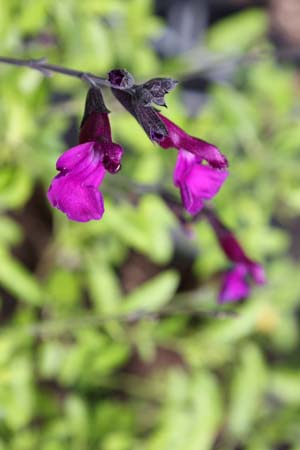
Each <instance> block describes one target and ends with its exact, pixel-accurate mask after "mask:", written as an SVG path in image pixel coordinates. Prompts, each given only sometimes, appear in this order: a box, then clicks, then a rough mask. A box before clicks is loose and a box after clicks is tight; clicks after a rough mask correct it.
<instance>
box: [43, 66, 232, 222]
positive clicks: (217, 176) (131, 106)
mask: <svg viewBox="0 0 300 450" xmlns="http://www.w3.org/2000/svg"><path fill="white" fill-rule="evenodd" d="M108 82H109V83H110V86H111V87H112V92H113V94H114V96H115V97H116V99H117V100H118V101H119V102H120V103H121V104H122V105H123V106H124V107H125V108H126V109H127V111H128V112H129V113H130V114H132V115H133V116H134V117H135V118H136V120H137V121H138V122H139V124H140V125H141V126H142V127H143V128H144V130H145V132H146V134H147V135H148V137H149V138H150V139H151V140H152V141H153V142H155V143H157V144H158V145H160V146H161V147H162V148H164V149H169V148H175V149H177V150H178V156H177V162H176V166H175V170H174V184H175V186H176V187H178V188H179V189H180V194H181V198H182V203H183V206H184V208H185V209H186V211H188V212H189V213H190V214H192V215H195V214H197V213H199V211H200V210H201V209H202V208H203V206H204V202H205V201H206V200H210V199H212V198H213V197H214V196H215V195H216V194H217V193H218V191H219V190H220V188H221V186H222V184H223V183H224V181H225V180H226V178H227V176H228V172H227V170H226V169H227V167H228V163H227V160H226V158H225V156H224V155H222V153H221V152H220V151H219V149H218V148H217V147H215V146H213V145H211V144H209V143H208V142H205V141H203V140H201V139H198V138H196V137H193V136H190V135H188V134H187V133H185V131H183V130H182V129H181V128H179V127H178V126H177V125H175V124H174V123H173V122H171V121H170V120H169V119H167V118H166V117H164V116H163V115H162V114H161V113H160V112H158V111H157V110H156V109H155V108H154V107H153V106H152V104H153V103H154V104H157V105H160V106H165V100H164V96H165V95H166V94H167V93H168V92H169V91H170V90H172V89H173V88H174V87H175V86H176V84H177V82H176V81H175V80H172V79H171V78H154V79H152V80H149V81H147V82H146V83H144V84H141V85H137V84H135V82H134V79H133V77H132V75H131V74H129V72H127V71H126V70H123V69H117V70H113V71H111V72H109V74H108ZM108 113H109V111H108V109H107V108H106V106H105V104H104V101H103V97H102V93H101V90H100V88H98V87H92V88H90V89H89V91H88V94H87V99H86V105H85V111H84V116H83V119H82V123H81V128H80V133H79V145H77V146H76V147H73V148H71V149H69V150H67V151H66V152H65V153H64V154H63V155H61V156H60V158H59V159H58V161H57V163H56V168H57V170H58V171H59V174H58V175H57V176H56V177H55V178H54V179H53V180H52V183H51V186H50V188H49V191H48V198H49V201H50V203H51V204H52V206H54V207H55V208H58V209H59V210H61V211H62V212H64V213H65V214H66V215H67V217H68V218H69V219H71V220H75V221H79V222H87V221H89V220H98V219H101V217H102V215H103V213H104V202H103V197H102V194H101V192H100V191H99V186H100V184H101V183H102V181H103V179H104V177H105V175H106V173H107V172H109V173H110V174H115V173H117V172H118V171H119V170H120V168H121V159H122V155H123V149H122V147H121V146H120V145H118V144H115V143H114V142H113V141H112V136H111V129H110V123H109V118H108Z"/></svg>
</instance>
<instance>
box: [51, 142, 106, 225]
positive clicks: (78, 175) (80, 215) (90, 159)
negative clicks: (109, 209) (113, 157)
mask: <svg viewBox="0 0 300 450" xmlns="http://www.w3.org/2000/svg"><path fill="white" fill-rule="evenodd" d="M95 145H96V144H95V143H86V144H81V145H78V146H77V147H73V148H72V149H70V150H68V151H67V152H65V153H64V154H63V155H62V156H61V157H60V158H59V160H58V161H57V168H58V170H61V173H60V174H58V175H57V176H56V177H55V178H54V179H53V180H52V183H51V185H50V188H49V190H48V199H49V201H50V203H51V205H52V206H54V207H55V208H57V209H59V210H61V211H62V212H64V213H65V214H66V215H67V216H68V218H69V219H71V220H76V221H79V222H87V221H89V220H92V219H94V220H97V219H101V217H102V215H103V212H104V206H103V199H102V194H101V193H100V192H99V191H98V187H99V185H100V183H101V182H102V180H103V178H104V176H105V169H104V167H103V164H102V162H101V158H100V157H99V152H97V151H95V149H94V147H95Z"/></svg>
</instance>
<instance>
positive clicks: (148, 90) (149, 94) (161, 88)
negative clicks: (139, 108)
mask: <svg viewBox="0 0 300 450" xmlns="http://www.w3.org/2000/svg"><path fill="white" fill-rule="evenodd" d="M177 83H178V81H176V80H173V79H172V78H152V79H151V80H149V81H147V82H146V83H143V84H141V85H138V86H137V87H136V94H137V97H138V98H139V100H140V102H141V103H142V104H143V105H144V106H150V105H151V104H152V103H155V104H156V105H159V106H167V105H166V102H165V95H166V94H168V92H170V91H171V90H172V89H174V88H175V86H176V85H177Z"/></svg>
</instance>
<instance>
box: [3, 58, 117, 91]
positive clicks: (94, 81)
mask: <svg viewBox="0 0 300 450" xmlns="http://www.w3.org/2000/svg"><path fill="white" fill-rule="evenodd" d="M0 63H4V64H10V65H13V66H19V67H28V68H30V69H34V70H38V71H39V72H41V73H42V74H43V75H45V76H51V75H52V73H53V72H55V73H60V74H62V75H67V76H69V77H74V78H78V79H80V80H83V81H86V82H88V83H89V84H90V85H91V86H106V87H113V88H114V89H119V87H118V86H115V85H114V86H112V84H111V83H110V82H109V81H108V80H107V79H106V78H103V77H99V76H97V75H94V74H92V73H89V72H82V71H80V70H75V69H68V68H67V67H61V66H57V65H55V64H48V63H47V60H46V59H45V58H40V59H17V58H9V57H4V56H0Z"/></svg>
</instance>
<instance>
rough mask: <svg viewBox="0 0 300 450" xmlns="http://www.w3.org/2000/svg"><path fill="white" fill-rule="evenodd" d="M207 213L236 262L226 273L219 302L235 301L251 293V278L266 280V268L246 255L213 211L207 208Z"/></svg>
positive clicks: (221, 240) (260, 280) (221, 244)
mask: <svg viewBox="0 0 300 450" xmlns="http://www.w3.org/2000/svg"><path fill="white" fill-rule="evenodd" d="M205 215H206V217H207V218H208V220H209V222H210V224H211V225H212V227H213V229H214V231H215V233H216V236H217V238H218V241H219V243H220V246H221V248H222V250H223V252H224V253H225V255H226V256H227V258H228V259H229V260H230V261H231V262H232V263H234V266H233V268H232V269H231V270H230V271H229V272H227V273H226V274H225V277H224V280H223V285H222V287H221V290H220V295H219V303H226V302H234V301H237V300H241V299H243V298H246V297H248V296H249V294H250V286H249V280H250V279H252V280H253V281H254V282H255V283H256V284H264V283H265V282H266V277H265V272H264V268H263V267H262V265H261V264H259V263H257V262H256V261H253V260H252V259H250V258H249V257H248V256H247V255H246V253H245V251H244V249H243V248H242V246H241V244H240V243H239V241H238V240H237V239H236V237H235V236H234V234H233V233H232V232H231V231H230V230H229V229H228V228H227V227H226V226H225V225H224V224H223V223H222V222H221V220H220V219H219V218H218V217H217V215H216V214H215V213H214V212H213V211H211V210H205Z"/></svg>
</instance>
